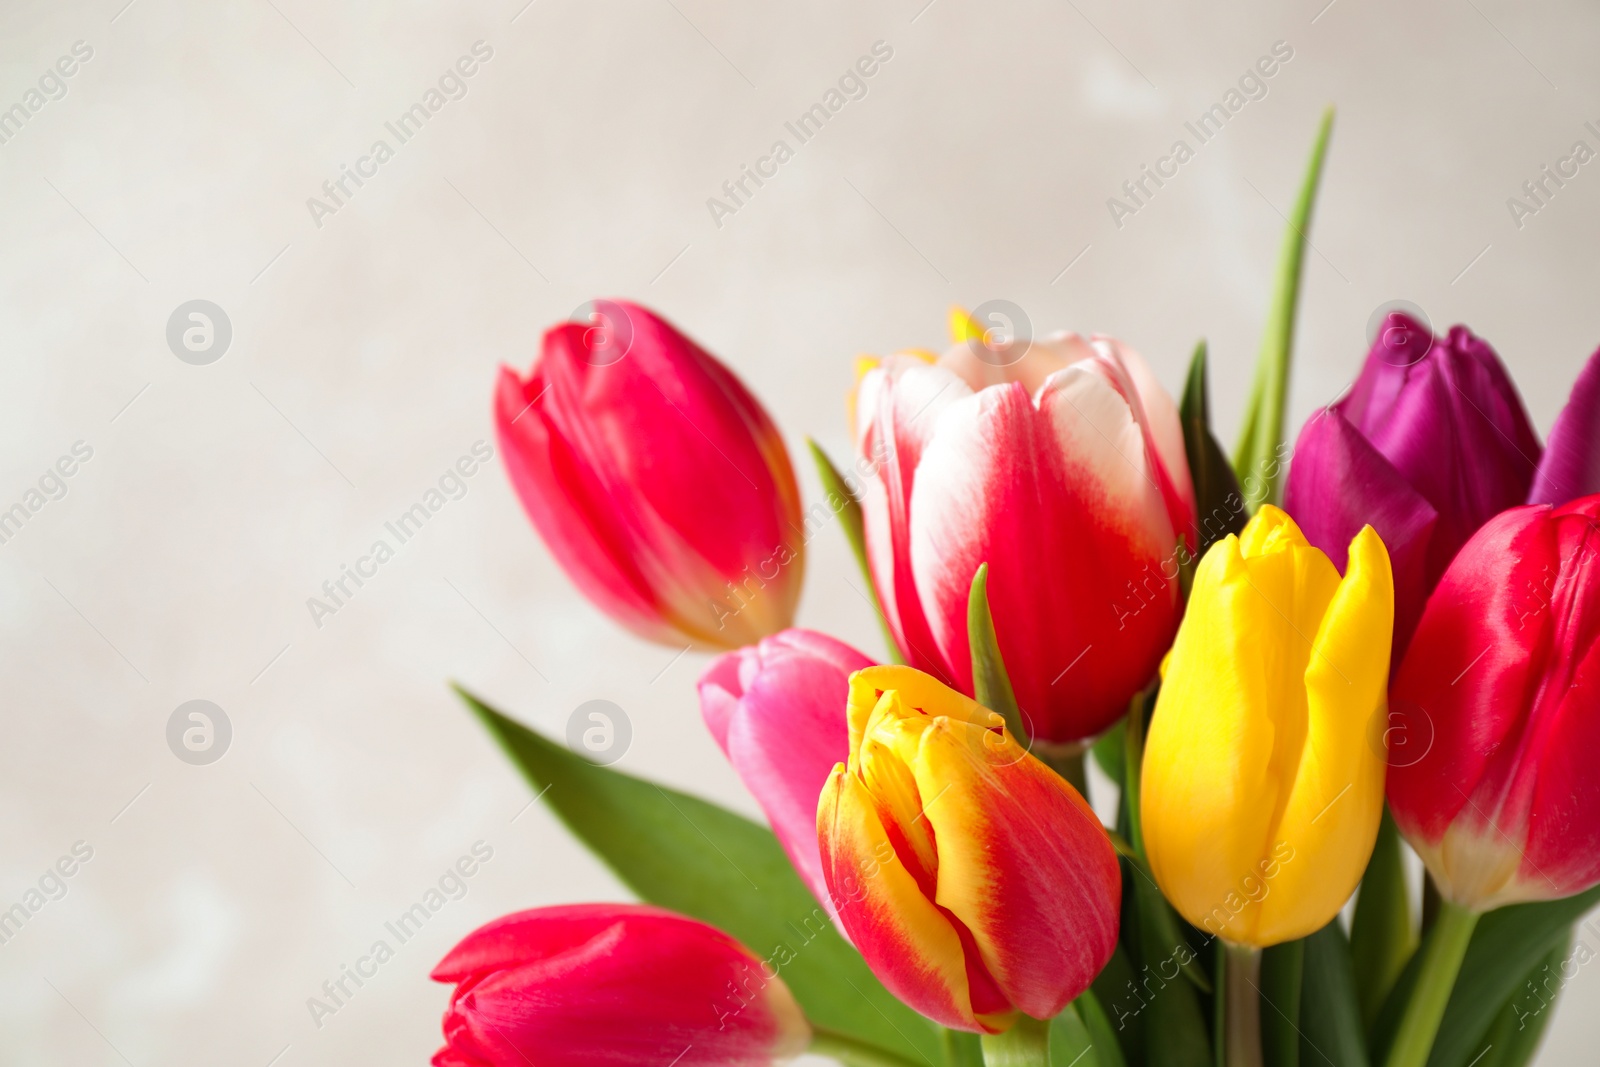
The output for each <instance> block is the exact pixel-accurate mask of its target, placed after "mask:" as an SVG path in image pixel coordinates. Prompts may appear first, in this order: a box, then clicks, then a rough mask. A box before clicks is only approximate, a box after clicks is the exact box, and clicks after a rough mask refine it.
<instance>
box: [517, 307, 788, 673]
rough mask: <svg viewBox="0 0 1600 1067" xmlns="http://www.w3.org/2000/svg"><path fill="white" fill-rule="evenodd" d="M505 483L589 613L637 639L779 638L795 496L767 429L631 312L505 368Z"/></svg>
mask: <svg viewBox="0 0 1600 1067" xmlns="http://www.w3.org/2000/svg"><path fill="white" fill-rule="evenodd" d="M495 429H496V432H497V435H498V437H499V441H500V448H501V454H502V456H503V457H504V460H505V464H506V470H507V472H508V473H509V474H510V475H511V484H512V485H513V486H514V487H515V489H516V491H517V495H518V496H519V497H520V498H521V499H522V504H523V507H524V508H525V509H526V510H527V512H528V516H529V518H531V519H532V520H533V525H534V527H535V528H536V529H537V530H538V531H539V534H540V536H542V537H543V538H544V541H545V543H546V544H547V545H548V546H549V547H550V551H551V552H552V553H553V554H554V555H555V557H556V559H557V560H558V561H559V562H560V563H561V565H562V567H563V568H564V569H565V570H566V572H567V574H568V576H569V577H570V578H571V579H572V580H573V582H574V584H576V585H577V586H578V588H579V589H580V590H581V591H582V592H583V593H584V594H585V595H586V596H587V597H588V598H589V599H590V600H592V601H593V602H594V603H595V605H596V606H598V607H599V608H600V609H601V610H603V611H605V612H606V613H607V614H609V615H610V616H612V617H613V618H614V619H616V620H617V621H618V622H620V623H622V624H623V625H624V626H626V627H628V628H629V629H630V630H633V631H634V632H635V633H638V634H640V635H642V636H644V637H647V638H650V639H651V640H654V641H660V642H663V643H666V644H675V645H684V644H693V645H695V646H698V647H702V648H714V649H729V648H737V647H739V646H740V645H744V644H749V643H750V642H752V641H755V640H757V639H759V638H761V637H763V636H766V635H767V634H772V633H776V632H777V631H779V630H781V629H783V628H784V627H785V626H787V625H788V624H789V622H790V620H791V619H792V618H793V615H794V608H795V602H796V600H797V599H798V597H799V594H800V579H801V572H802V569H803V563H804V559H803V553H804V548H803V542H802V540H801V539H800V538H799V537H798V536H797V535H796V531H797V530H798V529H800V526H799V518H800V494H799V490H798V489H797V488H796V486H795V480H794V471H793V469H792V468H791V467H790V464H789V455H788V453H787V452H786V451H785V449H784V446H783V440H782V439H781V438H780V437H779V436H778V431H777V429H776V428H775V427H774V426H773V424H772V420H771V419H770V418H768V416H767V413H766V411H764V410H763V409H762V407H761V405H760V404H759V403H758V402H757V401H756V399H755V397H753V396H751V395H750V392H749V391H748V390H747V389H746V388H745V387H744V385H743V384H741V383H740V381H739V379H738V378H736V377H734V375H733V373H732V372H731V371H729V370H728V369H727V368H726V367H724V366H723V365H722V364H721V363H719V362H717V360H716V359H714V358H712V356H711V355H710V354H709V353H707V352H706V351H705V350H704V349H702V348H701V347H700V346H699V345H697V344H695V343H694V342H693V341H691V340H690V339H689V338H687V337H685V336H684V335H683V334H681V333H679V332H678V331H677V330H675V329H674V328H673V327H672V325H671V324H670V323H668V322H667V321H666V320H664V319H662V318H660V317H658V316H657V315H655V314H654V313H652V312H650V311H648V310H646V309H645V308H642V307H639V306H638V305H636V304H627V303H622V302H612V301H601V302H599V303H598V307H597V311H596V314H595V317H594V322H593V323H592V324H586V323H576V322H564V323H561V324H559V325H557V326H553V327H551V328H550V329H549V330H548V331H546V333H545V335H544V345H543V348H542V350H541V352H540V355H539V359H538V361H537V362H536V363H535V364H534V366H533V369H532V371H531V372H530V373H529V374H528V376H527V377H526V378H524V377H521V376H519V375H518V374H517V373H516V372H515V371H513V370H512V369H510V368H509V367H506V368H502V370H501V373H500V383H499V387H498V389H497V392H496V395H495Z"/></svg>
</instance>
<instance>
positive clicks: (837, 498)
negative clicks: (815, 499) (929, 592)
mask: <svg viewBox="0 0 1600 1067" xmlns="http://www.w3.org/2000/svg"><path fill="white" fill-rule="evenodd" d="M806 444H807V445H808V446H810V448H811V458H812V460H814V461H815V462H816V465H817V477H818V478H820V479H821V480H822V491H823V492H824V493H826V494H827V497H828V500H827V503H828V507H829V508H831V509H832V510H833V512H834V514H836V515H838V516H839V525H840V526H841V527H843V528H844V537H845V540H846V541H849V542H850V551H851V552H852V553H854V554H855V557H856V564H857V566H859V567H860V568H861V578H862V581H864V582H865V583H866V586H867V596H869V597H871V598H872V610H873V612H874V613H875V614H876V615H877V616H878V626H879V627H880V628H881V629H882V630H883V640H884V643H885V644H886V645H887V646H888V649H889V662H891V663H904V662H905V660H904V659H903V658H901V655H900V646H899V645H898V644H897V643H896V642H895V639H894V631H893V630H892V629H890V628H889V620H888V618H887V617H885V615H884V614H883V601H881V600H879V599H878V587H877V585H876V584H875V583H874V582H873V581H872V567H871V565H870V564H868V563H867V537H866V533H865V530H864V528H863V526H862V522H861V498H860V497H858V496H857V495H856V494H855V490H853V489H851V488H850V484H849V483H848V482H846V481H845V480H844V475H842V474H840V473H839V468H838V467H835V466H834V465H833V461H832V460H831V459H829V458H828V454H827V453H826V452H824V451H823V450H822V446H821V445H819V444H817V443H816V442H815V441H813V440H812V439H811V438H809V437H808V438H806Z"/></svg>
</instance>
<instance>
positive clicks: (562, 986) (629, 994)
mask: <svg viewBox="0 0 1600 1067" xmlns="http://www.w3.org/2000/svg"><path fill="white" fill-rule="evenodd" d="M433 978H434V980H435V981H438V982H454V983H455V984H456V988H455V990H454V991H453V992H452V993H451V995H450V1009H449V1010H448V1011H447V1012H445V1016H444V1037H445V1047H444V1048H442V1049H440V1050H439V1051H438V1052H437V1053H436V1054H435V1055H434V1057H433V1064H434V1067H527V1065H528V1064H538V1067H595V1065H596V1064H604V1065H606V1067H662V1065H663V1064H668V1063H671V1064H674V1065H675V1067H712V1065H717V1067H722V1065H735V1067H765V1065H767V1064H771V1063H773V1062H774V1061H776V1060H779V1059H784V1058H787V1057H790V1056H795V1055H798V1054H799V1053H800V1052H803V1051H804V1050H805V1048H806V1046H807V1044H808V1043H809V1042H810V1039H811V1030H810V1027H809V1026H808V1025H807V1023H806V1021H805V1017H804V1016H803V1015H802V1014H801V1012H800V1006H799V1005H798V1004H797V1003H795V999H794V996H793V994H791V993H790V992H789V988H788V987H787V986H786V985H784V983H783V980H782V979H781V978H779V977H778V976H777V975H776V974H775V973H773V972H772V970H771V968H770V967H767V965H765V964H764V963H762V961H761V960H760V959H758V958H757V957H756V956H755V955H754V954H753V953H752V952H750V950H749V949H747V948H745V947H744V946H743V945H741V944H739V943H738V942H737V941H735V940H734V939H733V938H731V937H729V936H728V935H727V934H724V933H723V932H722V931H720V930H717V929H716V928H714V927H711V926H707V925H706V924H705V923H702V922H697V921H696V920H694V919H689V918H685V917H684V916H682V915H676V914H674V913H672V912H670V911H665V910H663V909H661V908H653V907H646V906H642V905H636V904H573V905H566V906H562V907H553V908H534V909H532V910H530V911H519V912H517V913H515V914H513V915H507V916H505V917H504V918H500V919H496V920H495V921H494V922H491V923H489V924H488V925H486V926H481V927H479V928H478V929H477V930H475V931H473V932H472V933H470V934H468V935H467V936H466V938H465V939H464V940H463V941H462V942H461V943H460V944H459V945H457V946H456V947H455V948H453V949H451V950H450V954H449V955H447V956H446V957H445V958H444V959H443V960H442V961H440V963H439V965H438V966H437V967H435V968H434V969H433Z"/></svg>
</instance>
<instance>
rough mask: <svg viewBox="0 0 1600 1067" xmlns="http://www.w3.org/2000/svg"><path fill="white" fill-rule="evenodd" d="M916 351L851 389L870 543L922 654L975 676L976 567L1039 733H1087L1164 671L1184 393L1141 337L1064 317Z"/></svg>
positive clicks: (903, 643)
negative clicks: (1172, 386) (1164, 379)
mask: <svg viewBox="0 0 1600 1067" xmlns="http://www.w3.org/2000/svg"><path fill="white" fill-rule="evenodd" d="M930 362H932V357H931V356H927V357H924V356H919V355H916V354H902V355H896V356H891V357H889V358H888V359H886V360H883V361H882V362H881V363H880V364H878V365H877V366H875V367H873V368H872V369H870V370H869V371H868V372H867V373H866V374H865V376H864V377H863V378H862V380H861V383H860V386H859V388H858V390H857V395H856V408H855V410H856V441H857V448H858V451H859V453H860V456H861V463H860V465H861V466H862V467H864V468H867V469H868V470H869V473H868V475H867V477H866V478H865V479H864V481H865V494H864V495H865V499H864V503H863V511H864V519H865V525H866V535H867V554H868V558H869V561H870V563H871V567H872V573H873V578H874V584H875V585H876V586H877V590H878V595H879V599H880V600H881V602H882V604H883V607H884V612H885V614H886V616H887V618H888V622H889V625H890V627H891V629H892V630H893V633H894V636H895V639H896V642H897V643H898V645H899V646H900V649H901V652H902V654H903V656H904V658H905V660H906V662H908V663H909V664H911V665H912V666H915V667H917V668H919V669H920V670H923V671H926V672H927V673H929V674H932V675H934V676H935V677H937V678H939V679H942V680H943V681H945V682H946V683H948V684H950V685H952V686H954V687H955V688H957V689H959V690H961V691H962V692H964V693H968V694H970V693H971V692H972V666H971V654H970V652H969V649H968V645H967V601H968V594H969V591H970V588H971V585H972V578H973V574H974V572H975V571H977V569H978V566H979V565H980V564H983V563H987V564H988V565H989V578H988V593H989V604H990V609H991V613H992V615H993V617H994V621H995V629H996V632H997V635H998V639H999V645H1000V651H1001V654H1002V655H1003V656H1004V658H1005V664H1006V667H1007V669H1008V671H1009V672H1010V677H1011V683H1012V685H1013V687H1014V688H1015V690H1016V696H1017V702H1018V704H1019V705H1020V707H1021V709H1022V712H1023V716H1024V718H1025V720H1026V723H1027V725H1028V728H1029V731H1030V733H1031V734H1032V735H1033V736H1034V737H1036V738H1039V739H1042V740H1045V741H1052V742H1069V741H1076V740H1079V739H1082V738H1087V737H1092V736H1094V735H1095V734H1097V733H1099V732H1100V731H1101V730H1103V729H1105V728H1106V727H1107V726H1109V725H1110V724H1111V723H1112V722H1113V721H1115V720H1116V718H1117V717H1118V716H1120V715H1121V714H1123V712H1124V711H1125V710H1126V708H1127V704H1128V700H1129V699H1130V698H1131V697H1132V696H1133V694H1134V693H1136V692H1138V691H1139V690H1140V689H1142V688H1143V687H1144V686H1145V685H1146V684H1148V683H1149V681H1150V680H1151V679H1152V678H1153V677H1154V675H1155V671H1156V667H1157V666H1158V664H1159V663H1160V660H1161V655H1162V653H1163V652H1165V651H1166V649H1167V647H1168V646H1169V645H1170V644H1171V642H1172V635H1173V632H1174V630H1175V629H1176V627H1177V624H1178V617H1179V614H1180V602H1179V599H1180V598H1179V588H1178V581H1177V575H1178V563H1179V560H1180V557H1181V553H1180V551H1179V544H1180V542H1187V548H1188V550H1191V551H1192V550H1193V549H1194V547H1195V544H1194V539H1193V521H1194V519H1193V516H1194V490H1193V488H1192V486H1191V484H1190V480H1189V466H1188V462H1187V459H1186V458H1185V455H1184V449H1183V435H1182V431H1181V428H1180V426H1179V423H1178V414H1177V409H1176V407H1175V406H1174V405H1173V403H1172V399H1171V398H1170V397H1169V396H1168V395H1167V394H1166V393H1165V392H1164V391H1163V390H1162V388H1161V386H1160V385H1159V384H1158V383H1157V382H1156V380H1155V378H1154V376H1153V375H1152V374H1151V373H1150V370H1149V368H1148V367H1146V366H1145V363H1144V361H1143V360H1142V359H1140V358H1139V356H1138V355H1137V354H1136V353H1135V352H1133V351H1132V350H1131V349H1129V348H1127V347H1126V346H1124V345H1122V344H1120V343H1119V342H1117V341H1116V340H1113V339H1112V338H1109V337H1099V336H1096V337H1093V338H1089V339H1085V338H1083V337H1080V336H1078V335H1077V334H1066V333H1062V334H1057V335H1055V336H1052V337H1047V338H1044V339H1042V340H1034V341H1031V342H1029V341H1025V340H1018V341H1011V342H1007V343H1004V344H998V343H992V342H989V341H984V342H980V341H979V340H976V339H972V340H962V341H960V342H959V343H957V344H956V345H955V346H954V347H953V348H952V349H951V350H950V351H949V352H947V353H946V354H945V355H944V356H941V357H939V358H938V360H937V361H936V362H932V365H931V366H930V365H929V364H930Z"/></svg>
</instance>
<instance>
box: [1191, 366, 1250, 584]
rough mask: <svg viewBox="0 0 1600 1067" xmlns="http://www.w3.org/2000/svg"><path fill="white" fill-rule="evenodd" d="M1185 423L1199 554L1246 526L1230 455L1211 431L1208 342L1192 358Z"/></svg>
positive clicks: (1242, 499) (1237, 480) (1237, 481)
mask: <svg viewBox="0 0 1600 1067" xmlns="http://www.w3.org/2000/svg"><path fill="white" fill-rule="evenodd" d="M1178 416H1179V419H1180V420H1181V421H1182V423H1183V447H1184V451H1185V452H1186V453H1187V454H1188V457H1189V476H1190V477H1191V478H1192V479H1193V481H1194V502H1195V531H1196V534H1197V537H1198V540H1199V552H1198V555H1201V556H1203V555H1205V551H1206V549H1208V548H1210V547H1211V546H1212V545H1213V544H1215V543H1216V542H1218V541H1220V540H1222V539H1223V538H1224V537H1227V536H1228V535H1229V534H1236V533H1239V532H1240V531H1242V530H1243V529H1244V522H1245V514H1244V498H1243V496H1241V495H1240V493H1239V479H1238V478H1237V477H1235V476H1234V473H1233V468H1232V467H1231V466H1229V465H1228V457H1227V455H1226V454H1225V453H1224V452H1223V451H1222V446H1221V445H1220V444H1218V443H1217V438H1216V435H1215V434H1213V433H1212V432H1211V405H1210V402H1209V401H1208V400H1207V389H1206V343H1205V342H1204V341H1201V342H1200V343H1199V344H1197V345H1195V348H1194V358H1193V359H1191V360H1190V361H1189V380H1188V383H1187V384H1186V385H1185V387H1184V390H1183V403H1182V405H1181V406H1180V407H1179V409H1178Z"/></svg>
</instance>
